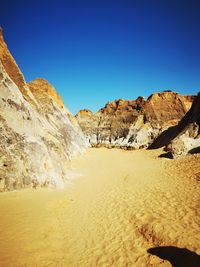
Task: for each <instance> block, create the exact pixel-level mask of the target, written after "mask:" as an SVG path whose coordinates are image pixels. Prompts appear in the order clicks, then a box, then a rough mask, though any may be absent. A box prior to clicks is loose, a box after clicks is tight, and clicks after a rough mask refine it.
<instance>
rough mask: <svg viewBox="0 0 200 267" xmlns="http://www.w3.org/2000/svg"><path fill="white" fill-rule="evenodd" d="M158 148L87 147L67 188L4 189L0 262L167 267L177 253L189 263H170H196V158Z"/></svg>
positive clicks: (199, 244) (199, 213)
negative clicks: (162, 155) (178, 156)
mask: <svg viewBox="0 0 200 267" xmlns="http://www.w3.org/2000/svg"><path fill="white" fill-rule="evenodd" d="M160 153H161V150H154V151H144V150H139V151H123V150H117V149H110V150H109V149H104V148H99V149H89V150H88V151H87V153H86V154H85V155H83V156H81V157H79V158H78V159H76V160H73V161H72V162H71V163H70V164H69V166H68V168H69V169H70V171H69V178H70V181H69V185H68V186H67V189H65V190H63V191H58V190H51V191H50V190H49V189H38V190H22V191H18V192H10V193H2V194H1V195H0V214H1V217H0V251H1V253H0V266H3V267H4V266H5V267H9V266H12V267H15V266H28V267H29V266H38V267H40V266H42V267H43V266H67V267H68V266H73V267H76V266H77V267H79V266H80V267H87V266H91V267H94V266H114V267H118V266H121V267H125V266H136V267H137V266H138V267H143V266H144V267H146V266H159V267H161V266H162V267H164V266H165V267H166V266H172V264H173V263H174V261H172V260H171V263H170V262H169V261H167V260H166V259H172V256H174V255H175V256H176V255H178V254H176V253H179V252H180V253H179V254H180V255H183V257H182V256H181V257H179V260H180V258H183V259H185V260H184V264H186V262H187V260H188V261H189V263H188V262H187V265H184V264H183V265H178V264H177V263H176V265H174V266H176V267H179V266H187V267H190V266H191V267H192V266H195V267H196V266H197V265H195V264H197V262H198V261H199V256H198V255H199V254H200V234H199V233H200V182H199V181H200V156H197V155H196V156H195V155H192V156H188V157H186V158H182V159H176V160H168V159H165V158H158V155H159V154H160ZM156 247H167V249H164V248H163V251H164V252H162V253H161V252H159V251H157V250H155V251H154V250H149V252H152V251H153V252H152V253H148V251H147V250H148V249H151V248H156ZM178 248H187V253H189V256H188V254H187V253H186V250H178ZM177 250H178V252H177ZM193 252H194V253H193ZM159 253H160V254H159ZM163 253H164V256H163ZM170 253H172V254H173V253H174V254H173V255H170ZM181 253H182V254H181ZM153 254H154V255H153ZM165 254H166V255H165ZM186 254H187V255H186ZM156 255H157V256H156ZM158 256H160V257H158ZM187 256H188V257H187ZM164 259H165V260H164ZM177 260H178V258H177ZM198 266H200V265H198Z"/></svg>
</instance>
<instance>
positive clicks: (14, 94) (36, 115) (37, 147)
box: [0, 31, 87, 191]
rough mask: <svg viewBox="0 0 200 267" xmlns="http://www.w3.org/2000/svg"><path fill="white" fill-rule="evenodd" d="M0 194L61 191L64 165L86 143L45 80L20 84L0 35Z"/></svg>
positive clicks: (64, 176)
mask: <svg viewBox="0 0 200 267" xmlns="http://www.w3.org/2000/svg"><path fill="white" fill-rule="evenodd" d="M0 138H1V141H0V191H5V190H12V189H18V188H23V187H27V186H31V185H32V186H33V187H36V186H57V187H58V186H59V187H62V186H64V181H65V180H66V179H67V169H66V163H67V162H68V161H69V159H70V158H71V157H72V156H74V155H76V154H78V153H81V152H83V151H84V149H85V148H86V147H87V142H86V140H85V138H84V135H83V133H82V131H81V129H80V127H79V125H78V124H77V122H76V120H75V119H74V118H73V116H72V115H71V114H70V112H69V111H68V110H67V109H65V107H64V104H63V101H62V99H61V97H60V96H59V95H58V94H57V92H56V91H55V89H54V88H53V87H52V86H51V85H50V84H49V83H48V82H47V81H45V80H43V79H36V80H35V81H32V82H31V83H29V84H26V82H25V79H24V77H23V75H22V73H21V71H20V70H19V68H18V66H17V64H16V62H15V61H14V59H13V57H12V55H11V54H10V52H9V51H8V49H7V46H6V44H5V42H4V40H3V36H2V31H0Z"/></svg>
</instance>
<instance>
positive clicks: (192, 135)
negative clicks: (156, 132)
mask: <svg viewBox="0 0 200 267" xmlns="http://www.w3.org/2000/svg"><path fill="white" fill-rule="evenodd" d="M166 151H168V152H170V153H171V154H172V156H173V157H178V156H181V155H186V154H187V153H190V154H193V153H200V93H199V94H198V96H197V98H196V99H195V100H194V102H193V105H192V107H191V109H190V110H189V111H188V112H187V113H186V115H185V116H184V117H183V118H182V120H181V121H180V122H179V124H178V125H177V126H175V127H173V135H172V136H171V141H170V142H169V144H167V145H166Z"/></svg>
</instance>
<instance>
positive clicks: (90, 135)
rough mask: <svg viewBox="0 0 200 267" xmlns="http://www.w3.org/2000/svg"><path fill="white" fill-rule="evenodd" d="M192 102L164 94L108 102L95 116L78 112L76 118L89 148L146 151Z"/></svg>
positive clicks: (88, 112)
mask: <svg viewBox="0 0 200 267" xmlns="http://www.w3.org/2000/svg"><path fill="white" fill-rule="evenodd" d="M193 99H194V97H193V96H181V95H179V94H178V93H174V92H171V91H165V92H162V93H156V94H153V95H151V96H150V97H149V98H148V99H147V100H145V99H144V98H143V97H138V98H137V99H136V100H131V101H128V100H124V99H119V100H116V101H113V102H108V103H107V104H106V105H105V107H104V108H102V109H100V110H99V111H98V112H97V113H95V114H93V113H92V112H91V111H89V110H81V111H79V112H78V113H77V115H76V118H77V121H78V123H79V125H80V126H81V128H82V130H83V132H84V134H85V136H86V138H87V140H88V141H89V142H90V144H91V145H92V146H107V147H122V148H127V149H129V148H130V149H138V148H146V147H148V146H149V145H150V144H152V143H153V141H154V140H155V139H156V137H157V136H159V134H160V133H161V132H163V131H164V130H166V129H168V128H169V127H170V126H173V125H176V124H177V122H178V121H180V119H181V118H182V117H183V116H184V115H185V113H186V112H187V111H188V109H189V108H190V107H191V104H192V101H193Z"/></svg>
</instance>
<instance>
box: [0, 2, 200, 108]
mask: <svg viewBox="0 0 200 267" xmlns="http://www.w3.org/2000/svg"><path fill="white" fill-rule="evenodd" d="M0 25H2V27H3V29H4V37H5V40H6V42H7V44H8V47H9V49H10V51H11V53H12V54H13V56H14V57H15V59H16V61H17V63H18V65H19V67H20V68H21V70H22V72H23V73H24V75H25V78H26V80H27V81H30V80H33V79H35V78H37V77H42V78H45V79H47V80H48V81H49V82H50V83H51V84H53V85H54V87H55V88H56V89H57V91H58V92H59V93H60V95H61V96H62V97H63V99H64V102H65V105H66V106H67V107H68V108H69V109H70V110H71V111H72V112H73V113H76V112H77V111H78V110H79V109H82V108H88V109H91V110H93V111H97V110H98V109H99V108H100V107H102V106H104V104H105V103H106V102H107V101H111V100H114V99H118V98H125V99H135V98H136V97H137V96H138V95H143V96H145V97H147V96H149V95H150V94H151V93H153V92H157V91H162V90H166V89H171V90H175V91H178V92H180V93H183V94H196V93H197V92H198V91H200V1H198V0H197V1H194V0H187V1H184V0H146V1H145V0H138V1H134V0H132V1H128V0H127V1H126V0H121V1H117V0H115V1H109V0H107V1H105V0H93V1H89V0H80V1H78V0H71V1H67V0H66V1H61V0H55V1H51V0H49V1H43V0H40V1H37V0H34V1H32V0H26V1H23V0H13V1H12V0H6V1H2V0H1V8H0Z"/></svg>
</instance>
